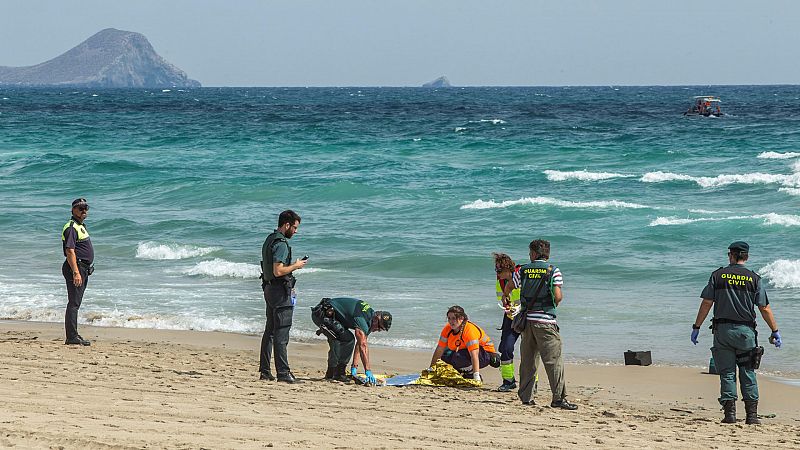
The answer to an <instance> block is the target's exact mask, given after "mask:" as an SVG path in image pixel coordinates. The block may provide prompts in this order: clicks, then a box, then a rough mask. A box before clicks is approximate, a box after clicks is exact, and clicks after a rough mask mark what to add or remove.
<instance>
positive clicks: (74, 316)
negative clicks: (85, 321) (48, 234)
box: [61, 216, 94, 341]
mask: <svg viewBox="0 0 800 450" xmlns="http://www.w3.org/2000/svg"><path fill="white" fill-rule="evenodd" d="M61 243H62V250H63V252H64V256H65V257H66V256H67V249H68V248H71V249H74V250H75V257H76V258H77V260H78V272H79V273H80V274H81V278H82V279H83V283H82V284H81V285H80V286H75V283H74V282H73V275H72V268H71V267H70V266H69V263H68V262H67V261H66V260H64V264H63V265H62V266H61V274H62V275H64V280H65V281H66V282H67V299H68V300H67V310H66V312H65V313H64V330H65V331H66V335H67V341H73V340H76V339H77V338H78V309H80V307H81V302H83V293H84V292H85V291H86V286H87V285H88V284H89V272H90V268H91V267H92V264H93V263H94V247H92V240H91V239H90V238H89V231H88V230H87V229H86V224H84V223H81V221H80V219H77V218H75V217H74V216H73V217H72V218H71V219H70V220H69V222H67V223H66V225H64V228H63V230H62V231H61Z"/></svg>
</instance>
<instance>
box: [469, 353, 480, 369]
mask: <svg viewBox="0 0 800 450" xmlns="http://www.w3.org/2000/svg"><path fill="white" fill-rule="evenodd" d="M469 356H470V358H472V372H473V373H479V372H480V371H481V363H480V362H479V360H478V349H477V348H476V349H475V350H470V351H469Z"/></svg>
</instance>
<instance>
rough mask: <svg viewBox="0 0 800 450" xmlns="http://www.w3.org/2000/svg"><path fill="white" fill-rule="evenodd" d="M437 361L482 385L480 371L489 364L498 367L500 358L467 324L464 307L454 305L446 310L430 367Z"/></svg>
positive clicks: (479, 331) (476, 329)
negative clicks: (448, 365)
mask: <svg viewBox="0 0 800 450" xmlns="http://www.w3.org/2000/svg"><path fill="white" fill-rule="evenodd" d="M440 359H441V360H442V361H444V362H446V363H447V364H450V365H451V366H453V367H454V368H455V369H456V370H458V371H459V372H461V374H462V375H463V376H464V377H465V378H473V379H475V380H478V381H480V382H483V379H482V378H481V374H480V369H482V368H484V367H486V366H489V365H491V366H492V367H500V358H499V356H498V355H497V353H496V352H495V349H494V344H492V340H491V338H489V335H488V334H486V332H485V331H483V329H482V328H481V327H479V326H477V325H475V324H474V323H472V322H470V321H469V317H467V313H465V312H464V308H462V307H460V306H458V305H454V306H451V307H450V309H448V310H447V325H445V326H444V328H443V329H442V333H441V335H439V343H438V344H437V346H436V350H434V352H433V357H432V358H431V366H433V365H434V364H435V363H436V361H438V360H440Z"/></svg>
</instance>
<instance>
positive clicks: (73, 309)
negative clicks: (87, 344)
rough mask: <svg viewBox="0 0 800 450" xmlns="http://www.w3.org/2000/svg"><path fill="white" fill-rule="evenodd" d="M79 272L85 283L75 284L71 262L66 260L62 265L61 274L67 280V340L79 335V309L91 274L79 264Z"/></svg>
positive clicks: (65, 323)
mask: <svg viewBox="0 0 800 450" xmlns="http://www.w3.org/2000/svg"><path fill="white" fill-rule="evenodd" d="M78 272H79V273H80V274H81V278H82V279H83V283H82V284H81V285H80V286H75V284H74V283H73V281H72V268H71V267H70V266H69V263H68V262H66V261H64V265H62V266H61V274H62V275H64V280H66V282H67V299H68V300H67V311H66V313H65V314H64V330H65V331H66V334H67V340H71V339H76V338H77V337H78V309H80V307H81V302H83V293H84V292H85V291H86V285H87V284H88V283H89V274H88V273H86V268H84V267H83V266H81V265H80V264H78Z"/></svg>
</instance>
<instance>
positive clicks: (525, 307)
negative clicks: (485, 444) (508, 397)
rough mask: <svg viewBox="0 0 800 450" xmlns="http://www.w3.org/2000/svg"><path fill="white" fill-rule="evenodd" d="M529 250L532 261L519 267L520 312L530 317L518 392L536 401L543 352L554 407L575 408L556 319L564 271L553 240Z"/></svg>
mask: <svg viewBox="0 0 800 450" xmlns="http://www.w3.org/2000/svg"><path fill="white" fill-rule="evenodd" d="M528 250H529V254H530V257H531V262H530V263H529V264H526V265H524V266H522V267H520V268H519V279H520V283H521V284H520V286H519V287H520V300H521V302H522V309H520V312H519V314H525V315H526V316H527V321H526V325H525V329H524V331H523V332H522V342H521V343H520V346H519V351H520V362H519V378H520V386H519V390H518V392H517V395H518V396H519V398H520V400H522V403H523V404H524V405H533V404H535V402H534V399H533V397H532V395H533V390H534V387H535V386H536V372H537V368H536V364H537V362H536V356H537V355H539V356H541V358H542V364H543V365H544V370H545V372H546V373H547V379H548V380H549V381H550V391H551V392H552V394H553V397H552V401H551V402H550V407H551V408H561V409H566V410H568V411H574V410H576V409H578V405H575V404H573V403H570V402H569V401H567V388H566V382H565V381H564V358H563V356H562V354H561V350H562V342H561V334H560V331H561V329H560V328H559V327H558V323H557V322H556V308H557V307H558V306H559V305H560V304H561V301H562V300H563V293H562V291H561V288H562V286H563V284H564V279H563V275H562V274H561V270H559V268H558V267H556V266H555V265H554V264H553V263H552V262H550V261H549V259H550V241H545V240H542V239H536V240H534V241H531V243H530V244H529V245H528ZM514 281H515V282H516V278H514Z"/></svg>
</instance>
